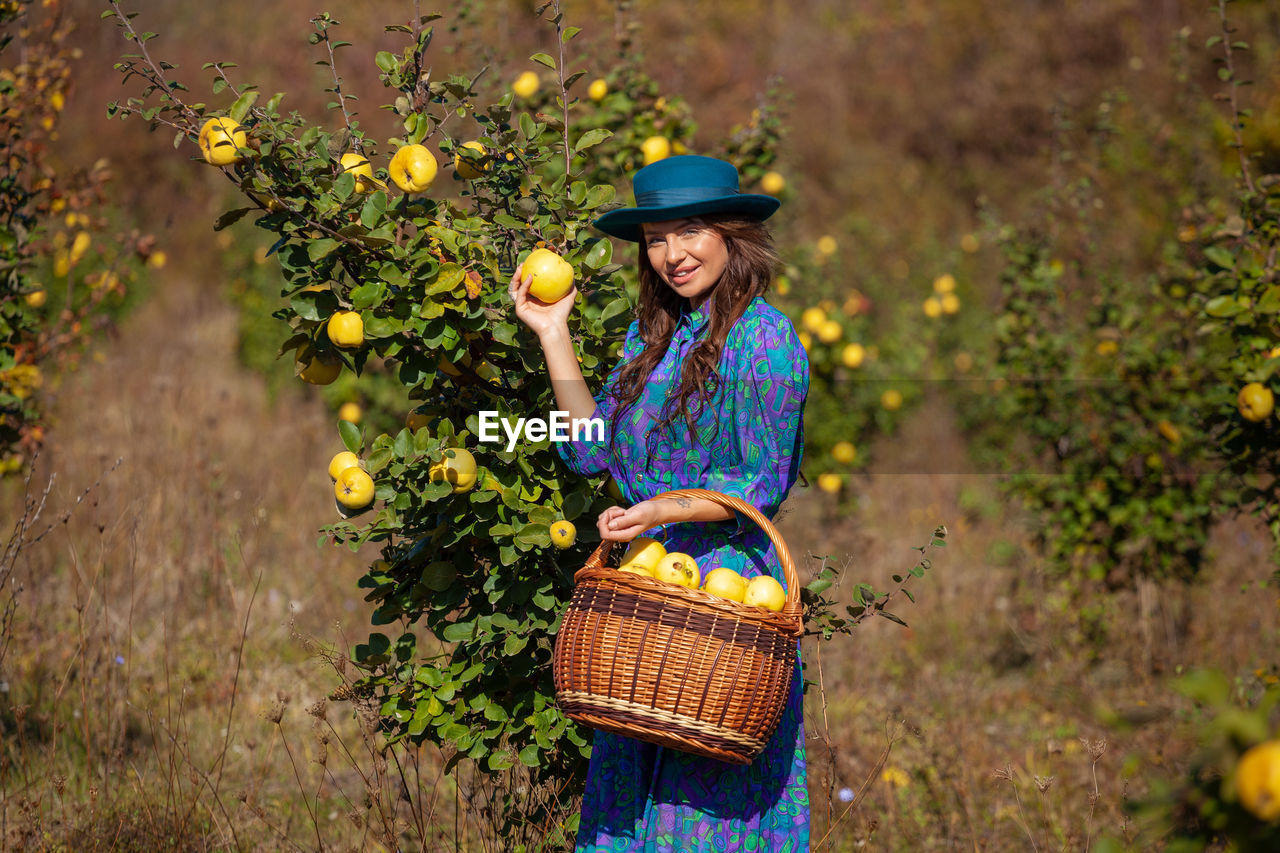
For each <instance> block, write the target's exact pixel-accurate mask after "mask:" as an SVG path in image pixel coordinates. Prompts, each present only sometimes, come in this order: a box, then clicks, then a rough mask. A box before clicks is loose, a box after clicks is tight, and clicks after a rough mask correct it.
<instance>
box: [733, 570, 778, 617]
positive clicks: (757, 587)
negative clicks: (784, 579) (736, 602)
mask: <svg viewBox="0 0 1280 853" xmlns="http://www.w3.org/2000/svg"><path fill="white" fill-rule="evenodd" d="M743 603H744V604H754V605H755V606H756V607H763V608H765V609H766V610H772V611H773V612H774V613H777V612H778V611H779V610H781V609H782V606H783V605H784V604H786V603H787V592H786V590H784V589H783V588H782V584H780V583H778V582H777V581H776V580H774V579H773V578H771V577H769V576H768V575H757V576H756V577H754V578H752V579H751V580H749V581H747V594H746V597H745V598H744V599H743Z"/></svg>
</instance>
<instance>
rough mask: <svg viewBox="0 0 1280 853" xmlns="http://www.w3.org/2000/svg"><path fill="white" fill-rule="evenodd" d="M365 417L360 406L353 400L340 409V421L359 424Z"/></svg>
mask: <svg viewBox="0 0 1280 853" xmlns="http://www.w3.org/2000/svg"><path fill="white" fill-rule="evenodd" d="M363 416H364V412H363V411H361V410H360V404H359V403H357V402H354V401H353V400H348V401H347V402H345V403H343V404H342V405H341V406H339V407H338V420H340V421H350V422H351V423H353V424H358V423H360V419H361V418H362V417H363Z"/></svg>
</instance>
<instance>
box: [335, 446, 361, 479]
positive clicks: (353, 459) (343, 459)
mask: <svg viewBox="0 0 1280 853" xmlns="http://www.w3.org/2000/svg"><path fill="white" fill-rule="evenodd" d="M359 467H360V457H359V456H356V455H355V454H354V453H352V452H351V451H350V450H344V451H342V452H341V453H335V454H334V456H333V458H332V459H330V460H329V479H330V480H332V481H333V482H335V483H336V482H338V475H339V474H341V473H342V472H343V471H345V470H347V469H348V468H359Z"/></svg>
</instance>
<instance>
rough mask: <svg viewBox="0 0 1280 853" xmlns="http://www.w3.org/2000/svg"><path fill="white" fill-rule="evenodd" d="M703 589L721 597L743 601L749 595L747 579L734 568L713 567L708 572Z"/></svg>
mask: <svg viewBox="0 0 1280 853" xmlns="http://www.w3.org/2000/svg"><path fill="white" fill-rule="evenodd" d="M702 589H703V591H704V592H709V593H711V594H712V595H715V596H718V597H720V598H727V599H729V600H730V601H737V602H741V601H742V600H743V599H744V598H746V596H747V579H746V578H744V577H743V576H742V575H740V574H738V573H737V572H735V571H734V570H733V569H726V568H719V569H712V570H711V571H709V572H707V578H706V580H705V581H703V582H702Z"/></svg>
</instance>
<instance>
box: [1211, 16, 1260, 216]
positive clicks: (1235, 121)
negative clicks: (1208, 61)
mask: <svg viewBox="0 0 1280 853" xmlns="http://www.w3.org/2000/svg"><path fill="white" fill-rule="evenodd" d="M1218 18H1219V20H1220V21H1221V22H1222V52H1223V53H1224V54H1225V56H1226V63H1227V74H1228V76H1227V79H1226V83H1227V94H1228V100H1229V102H1230V104H1231V130H1232V132H1233V133H1234V134H1235V137H1236V144H1235V149H1236V154H1238V155H1239V157H1240V174H1241V176H1242V177H1243V178H1244V185H1245V187H1246V188H1247V189H1248V190H1249V194H1250V195H1257V193H1258V189H1257V187H1255V186H1254V184H1253V174H1252V173H1251V172H1250V171H1249V158H1248V156H1247V155H1246V154H1245V145H1244V125H1243V124H1242V121H1241V116H1240V102H1239V99H1238V98H1237V97H1236V89H1237V88H1238V87H1239V86H1240V83H1239V81H1237V80H1236V67H1235V60H1234V59H1233V58H1232V54H1233V53H1234V49H1233V48H1232V46H1231V33H1232V32H1234V30H1232V29H1231V25H1230V24H1229V23H1228V21H1227V0H1218Z"/></svg>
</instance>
